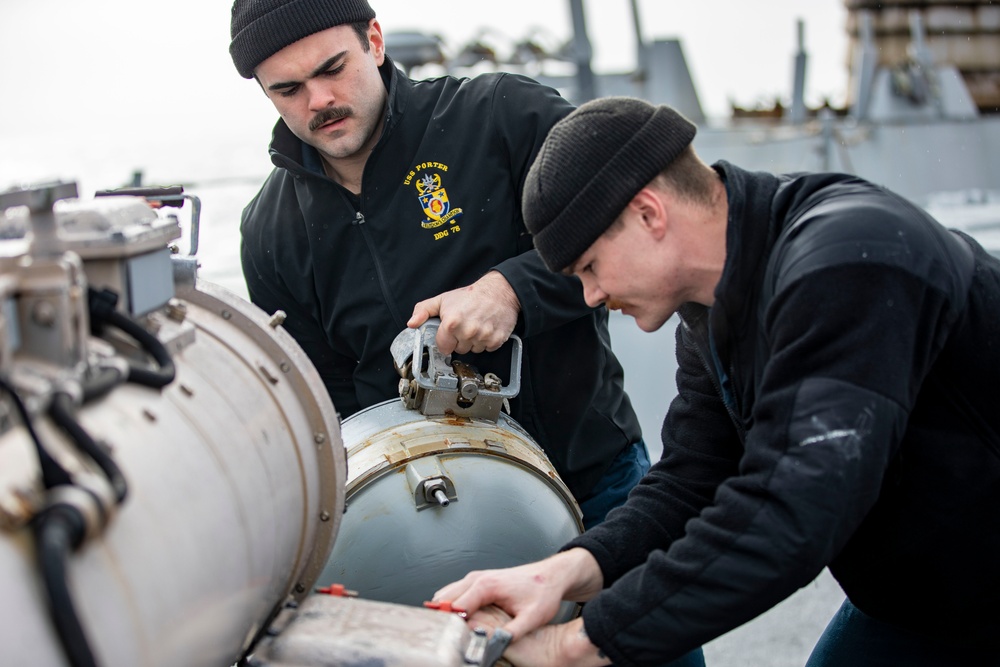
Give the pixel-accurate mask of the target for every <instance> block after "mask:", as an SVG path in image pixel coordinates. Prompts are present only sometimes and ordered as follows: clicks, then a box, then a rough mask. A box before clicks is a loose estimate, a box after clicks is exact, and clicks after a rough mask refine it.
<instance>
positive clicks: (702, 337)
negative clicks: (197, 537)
mask: <svg viewBox="0 0 1000 667" xmlns="http://www.w3.org/2000/svg"><path fill="white" fill-rule="evenodd" d="M706 317H707V314H706ZM681 322H682V323H683V326H684V327H686V328H687V330H688V331H689V332H691V342H692V343H693V345H694V351H695V354H696V355H698V361H700V362H701V367H702V368H703V369H705V372H706V373H707V374H708V378H709V380H711V382H712V387H713V388H714V389H715V393H716V394H717V395H718V396H719V401H721V402H722V405H723V406H724V407H725V408H726V413H727V414H729V419H730V421H732V422H733V426H734V427H736V432H737V433H738V434H739V436H740V442H742V443H744V444H746V440H747V438H746V436H747V434H746V429H745V428H744V426H743V422H742V420H740V419H739V417H738V416H737V415H736V412H735V411H734V410H733V408H732V406H730V405H729V404H728V403H726V400H725V393H724V392H723V391H722V384H721V382H720V380H719V378H718V377H717V376H716V374H715V371H714V370H713V369H712V368H711V367H710V365H709V363H708V361H706V357H705V349H704V348H707V347H708V338H707V337H708V336H710V335H711V334H710V333H709V331H708V327H707V326H705V325H703V324H702V323H701V322H698V325H697V330H696V328H695V326H693V325H692V324H691V323H689V322H685V321H684V320H683V319H682V320H681Z"/></svg>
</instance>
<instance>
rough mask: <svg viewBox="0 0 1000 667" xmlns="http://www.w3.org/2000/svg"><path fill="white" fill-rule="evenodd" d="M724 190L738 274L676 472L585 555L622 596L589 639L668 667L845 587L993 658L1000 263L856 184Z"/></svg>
mask: <svg viewBox="0 0 1000 667" xmlns="http://www.w3.org/2000/svg"><path fill="white" fill-rule="evenodd" d="M715 168H716V170H717V171H718V172H719V173H720V174H721V175H722V177H723V179H724V180H725V182H726V188H727V192H728V196H729V221H728V228H727V237H726V243H727V246H726V247H727V252H726V261H725V265H724V270H723V273H722V277H721V280H720V283H719V285H718V287H717V289H716V291H715V298H716V301H715V304H714V305H713V306H712V307H711V308H710V309H707V308H705V307H702V306H697V305H693V304H688V305H685V306H684V307H683V308H682V311H681V317H682V324H681V325H680V326H679V327H678V333H677V356H678V361H679V369H678V373H677V384H678V390H679V393H678V395H677V397H676V399H675V400H674V401H673V403H672V404H671V405H670V410H669V413H668V415H667V419H666V421H665V422H664V427H663V442H664V457H663V459H662V460H661V461H660V462H659V463H657V464H656V465H655V466H654V467H653V469H652V470H651V471H650V474H649V475H647V476H646V478H645V479H644V480H643V482H642V483H640V484H639V486H637V487H636V489H634V490H633V492H632V494H631V496H630V497H629V500H628V502H627V503H626V504H625V505H624V506H623V507H621V508H619V509H617V510H614V511H613V512H612V513H611V514H610V515H609V517H608V520H607V521H606V522H605V523H604V524H602V525H600V526H598V527H596V528H594V529H593V530H591V531H588V532H587V533H586V534H585V535H583V536H582V537H581V538H579V539H578V540H575V541H574V542H572V543H571V544H570V545H569V546H582V547H584V548H586V549H588V550H590V551H591V552H592V553H593V554H594V556H595V557H596V558H597V560H598V562H599V564H600V566H601V569H602V572H603V574H604V577H605V585H606V586H608V585H610V588H607V589H606V590H605V591H603V592H602V593H601V594H599V595H598V596H597V597H596V598H595V599H593V600H592V601H591V602H589V603H588V604H587V605H585V607H584V610H583V617H584V622H585V625H586V629H587V633H588V635H589V636H590V638H591V639H592V640H593V641H594V642H595V643H596V644H597V645H598V646H600V647H601V648H602V649H603V650H604V651H605V653H607V655H608V656H609V657H610V658H611V659H613V660H614V662H615V664H616V665H620V666H622V667H627V666H631V665H658V664H663V663H664V662H667V661H668V660H670V659H673V658H675V657H677V656H679V655H681V654H683V653H684V652H685V651H687V650H689V649H691V648H693V647H695V646H699V645H701V644H703V643H705V642H707V641H709V640H711V639H712V638H714V637H717V636H719V635H721V634H723V633H725V632H726V631H728V630H731V629H733V628H735V627H737V626H739V625H741V624H742V623H745V622H746V621H748V620H750V619H752V618H753V617H755V616H757V615H758V614H760V613H761V612H763V611H765V610H767V609H768V608H770V607H772V606H773V605H774V604H776V603H777V602H779V601H780V600H782V599H784V598H785V597H787V596H789V595H790V594H792V593H793V592H795V590H797V589H798V588H800V587H802V586H804V585H806V584H808V583H809V582H810V581H812V580H813V578H815V577H816V576H817V575H818V574H819V573H820V572H821V571H822V569H823V568H824V567H825V566H829V567H830V570H831V572H832V573H833V574H834V576H835V577H836V578H837V580H838V581H839V582H840V584H841V586H842V587H843V589H844V591H845V592H846V593H847V595H848V597H849V598H850V599H851V601H852V602H853V603H854V604H855V605H856V606H857V607H858V608H860V609H861V610H862V611H864V612H866V613H868V614H869V615H871V616H873V617H875V618H878V619H881V620H884V621H887V622H891V623H895V624H898V625H900V626H903V627H907V628H911V629H913V630H915V631H918V632H920V633H924V634H934V635H939V636H943V637H947V638H949V639H951V640H963V639H968V640H969V641H970V642H971V641H975V642H978V641H983V640H985V639H986V638H987V637H989V638H992V637H994V636H995V633H996V631H997V629H998V628H1000V606H998V605H997V604H995V603H994V601H995V600H997V599H998V596H1000V567H998V563H1000V382H998V378H1000V263H998V262H997V260H996V259H995V258H993V257H991V256H990V255H988V254H987V253H986V252H985V251H984V250H983V249H982V248H981V247H980V246H979V245H978V244H977V243H975V242H974V241H973V240H971V239H970V238H968V237H963V236H960V235H958V234H956V233H953V232H949V231H947V230H945V229H944V227H942V226H941V225H940V224H938V223H937V222H936V221H934V220H933V219H932V218H931V217H929V216H928V215H927V214H926V213H925V212H923V211H922V210H920V209H918V208H917V207H916V206H914V205H913V204H911V203H909V202H907V201H905V200H904V199H902V198H900V197H898V196H896V195H894V194H892V193H890V192H888V191H886V190H884V189H882V188H880V187H877V186H875V185H873V184H871V183H868V182H865V181H862V180H860V179H858V178H855V177H851V176H845V175H842V174H801V175H788V176H780V177H778V176H773V175H770V174H761V173H749V172H746V171H743V170H740V169H738V168H736V167H734V166H732V165H729V164H727V163H725V162H720V163H718V164H717V165H716V166H715ZM713 343H714V345H713ZM713 347H714V350H715V352H714V353H713ZM567 548H568V547H567ZM647 557H648V559H647ZM991 641H992V639H991Z"/></svg>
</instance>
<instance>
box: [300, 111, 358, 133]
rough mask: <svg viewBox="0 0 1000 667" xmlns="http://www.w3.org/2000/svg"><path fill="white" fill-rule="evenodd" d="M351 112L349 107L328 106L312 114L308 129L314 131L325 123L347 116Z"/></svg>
mask: <svg viewBox="0 0 1000 667" xmlns="http://www.w3.org/2000/svg"><path fill="white" fill-rule="evenodd" d="M353 114H354V112H353V111H352V110H351V108H350V107H328V108H326V109H323V110H322V111H320V112H319V113H318V114H316V115H315V116H313V118H312V120H311V121H309V131H310V132H315V131H316V130H318V129H319V128H321V127H322V126H324V125H326V124H327V123H330V122H333V121H335V120H340V119H341V118H347V117H348V116H352V115H353Z"/></svg>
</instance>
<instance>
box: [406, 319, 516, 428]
mask: <svg viewBox="0 0 1000 667" xmlns="http://www.w3.org/2000/svg"><path fill="white" fill-rule="evenodd" d="M440 325H441V320H440V319H438V318H431V319H429V320H427V321H426V322H425V323H424V324H423V325H422V326H421V327H420V328H418V329H404V330H403V331H401V332H400V333H399V334H398V335H397V336H396V338H395V340H393V342H392V345H391V346H390V352H391V353H392V358H393V363H394V364H395V366H396V370H397V372H398V373H399V374H400V376H401V377H402V378H403V379H402V381H401V382H400V385H399V393H400V396H401V397H402V399H403V402H404V404H405V405H406V407H408V408H411V409H416V410H419V411H420V412H421V413H423V414H425V415H428V416H436V415H455V416H458V417H473V418H483V419H489V420H490V421H496V420H497V418H498V417H499V415H500V408H501V407H502V406H503V405H504V404H505V402H506V401H507V400H508V399H511V398H513V397H515V396H517V394H518V392H519V391H520V390H521V355H522V343H521V339H520V338H519V337H518V336H516V335H513V334H512V335H511V336H510V339H509V342H510V343H511V344H512V345H513V349H512V351H511V364H510V366H511V367H510V380H509V381H508V383H507V384H506V385H503V383H502V381H501V380H500V378H499V377H497V376H496V375H494V374H492V373H487V374H486V376H485V377H483V376H480V375H479V374H478V373H477V372H476V370H475V368H473V367H472V366H470V365H469V364H466V363H464V362H461V361H452V358H451V355H442V354H441V352H440V350H438V347H437V342H436V337H437V331H438V328H439V327H440Z"/></svg>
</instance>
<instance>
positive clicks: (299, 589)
mask: <svg viewBox="0 0 1000 667" xmlns="http://www.w3.org/2000/svg"><path fill="white" fill-rule="evenodd" d="M305 590H306V587H305V584H301V583H299V584H295V592H296V593H302V592H304V591H305Z"/></svg>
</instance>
